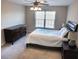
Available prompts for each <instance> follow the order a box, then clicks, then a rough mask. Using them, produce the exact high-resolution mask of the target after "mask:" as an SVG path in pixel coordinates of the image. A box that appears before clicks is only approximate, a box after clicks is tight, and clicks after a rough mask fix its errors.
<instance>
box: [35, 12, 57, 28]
mask: <svg viewBox="0 0 79 59" xmlns="http://www.w3.org/2000/svg"><path fill="white" fill-rule="evenodd" d="M36 12H38V11H36ZM36 12H35V13H36ZM43 12H44V24H43V25H44V27H36V26H35V28H41V29H54V28H47V27H46V12H51V11H43ZM52 12H55V19H56V11H52ZM55 19H54V24H55ZM35 21H36V18H35ZM35 25H36V22H35ZM54 27H55V25H54Z"/></svg>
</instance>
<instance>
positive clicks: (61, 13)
mask: <svg viewBox="0 0 79 59" xmlns="http://www.w3.org/2000/svg"><path fill="white" fill-rule="evenodd" d="M42 9H43V10H47V11H56V20H55V29H60V28H61V26H62V24H63V23H65V21H66V18H67V7H66V6H52V7H49V6H48V7H47V6H45V7H43V8H42ZM25 10H26V23H27V28H28V32H31V31H33V30H34V29H35V16H34V11H31V10H30V7H26V8H25Z"/></svg>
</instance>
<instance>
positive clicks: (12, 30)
mask: <svg viewBox="0 0 79 59" xmlns="http://www.w3.org/2000/svg"><path fill="white" fill-rule="evenodd" d="M25 35H26V26H25V25H23V24H20V25H16V26H12V27H9V28H6V29H4V36H5V41H6V43H12V44H13V43H14V42H15V41H16V40H18V39H19V38H21V37H23V36H25Z"/></svg>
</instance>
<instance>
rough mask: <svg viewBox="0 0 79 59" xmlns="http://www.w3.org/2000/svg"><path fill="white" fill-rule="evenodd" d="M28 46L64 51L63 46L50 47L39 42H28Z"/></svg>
mask: <svg viewBox="0 0 79 59" xmlns="http://www.w3.org/2000/svg"><path fill="white" fill-rule="evenodd" d="M26 48H35V49H36V48H37V49H45V50H51V51H52V50H56V51H62V47H49V46H43V45H38V44H31V43H29V44H26Z"/></svg>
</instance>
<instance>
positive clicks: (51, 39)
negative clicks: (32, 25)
mask: <svg viewBox="0 0 79 59" xmlns="http://www.w3.org/2000/svg"><path fill="white" fill-rule="evenodd" d="M60 34H61V33H60V32H59V31H58V30H47V29H36V30H35V31H33V32H32V33H30V34H29V35H28V37H27V44H28V43H33V44H39V45H44V46H51V47H61V45H62V41H63V40H66V39H64V38H63V37H62V36H60Z"/></svg>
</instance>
